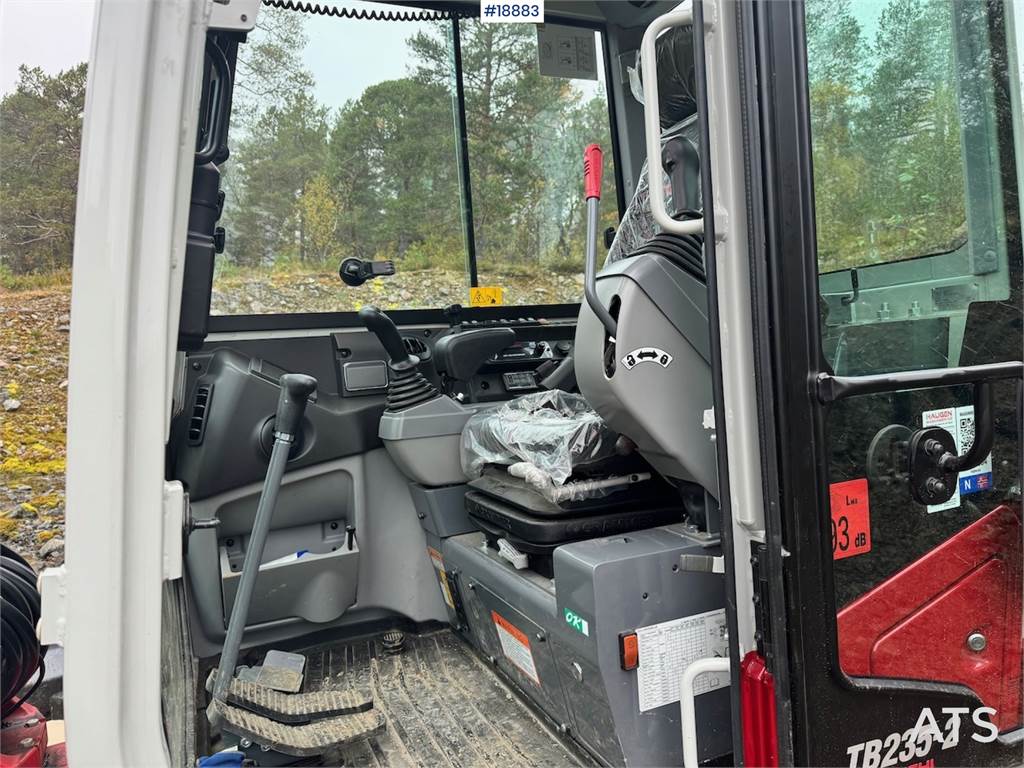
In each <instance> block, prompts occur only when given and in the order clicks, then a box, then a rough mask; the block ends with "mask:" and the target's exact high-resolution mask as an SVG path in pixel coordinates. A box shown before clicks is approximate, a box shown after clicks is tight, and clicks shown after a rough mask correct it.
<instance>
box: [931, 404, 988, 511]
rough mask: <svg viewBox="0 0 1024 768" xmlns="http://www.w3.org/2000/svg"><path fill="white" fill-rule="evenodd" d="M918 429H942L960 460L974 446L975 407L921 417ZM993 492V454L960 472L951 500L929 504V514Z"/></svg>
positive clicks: (936, 410)
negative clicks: (981, 492) (972, 495)
mask: <svg viewBox="0 0 1024 768" xmlns="http://www.w3.org/2000/svg"><path fill="white" fill-rule="evenodd" d="M921 426H924V427H942V429H944V430H946V431H947V432H949V434H951V435H952V436H953V440H954V441H955V442H956V450H957V453H959V454H960V455H961V456H963V455H964V454H965V453H967V451H969V450H970V448H971V446H972V445H974V406H973V405H964V406H961V407H959V408H953V407H950V408H937V409H935V410H934V411H925V412H924V413H922V414H921ZM991 488H992V454H991V453H990V454H989V455H988V456H987V457H986V458H985V460H984V461H983V462H981V464H979V465H978V466H976V467H972V468H971V469H968V470H967V471H966V472H961V473H960V474H959V475H958V476H957V483H956V492H955V493H954V494H953V498H951V499H950V500H949V501H947V502H945V503H944V504H929V505H928V512H929V513H931V512H942V511H943V510H946V509H956V508H957V507H959V506H960V497H961V496H967V495H969V494H972V493H978V492H979V491H987V490H990V489H991Z"/></svg>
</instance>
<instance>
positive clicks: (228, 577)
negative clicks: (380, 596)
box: [218, 520, 359, 626]
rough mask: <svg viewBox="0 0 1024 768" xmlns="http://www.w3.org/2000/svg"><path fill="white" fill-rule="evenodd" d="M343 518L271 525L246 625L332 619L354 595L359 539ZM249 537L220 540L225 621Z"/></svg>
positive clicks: (240, 572) (236, 586)
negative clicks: (350, 532)
mask: <svg viewBox="0 0 1024 768" xmlns="http://www.w3.org/2000/svg"><path fill="white" fill-rule="evenodd" d="M348 538H349V537H347V535H346V531H345V521H344V520H341V521H330V522H327V523H321V524H316V525H305V526H299V527H296V528H285V529H282V530H276V531H272V532H271V533H270V535H269V536H268V538H267V546H266V549H265V550H264V555H263V562H262V564H261V565H260V570H259V576H257V578H256V586H255V588H254V590H253V596H252V604H251V606H250V608H249V620H248V625H250V626H251V625H254V624H262V623H265V622H269V621H279V620H281V619H290V618H296V617H297V618H301V619H305V620H306V621H313V622H318V623H323V622H328V621H333V620H334V619H336V618H338V617H339V616H341V615H342V614H343V613H344V612H345V611H346V610H348V608H349V607H351V606H352V605H353V604H354V603H355V601H356V587H357V584H358V580H359V545H358V543H357V542H356V541H355V537H354V536H353V537H351V541H349V540H348ZM248 543H249V537H248V536H245V537H243V538H238V537H232V538H226V539H223V540H221V541H220V542H219V545H218V554H219V560H220V575H221V591H222V595H223V598H224V617H225V625H226V623H227V617H228V616H230V615H231V609H232V606H233V605H234V603H235V595H236V593H237V591H238V583H239V580H240V578H241V574H242V562H243V561H244V559H245V551H246V548H247V547H248Z"/></svg>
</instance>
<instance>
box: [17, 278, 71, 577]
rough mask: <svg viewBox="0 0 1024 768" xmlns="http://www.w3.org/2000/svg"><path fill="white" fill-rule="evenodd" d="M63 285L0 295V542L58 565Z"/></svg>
mask: <svg viewBox="0 0 1024 768" xmlns="http://www.w3.org/2000/svg"><path fill="white" fill-rule="evenodd" d="M70 304H71V297H70V294H69V292H68V290H67V288H61V289H54V290H42V291H27V292H17V293H15V292H2V293H0V400H2V401H3V402H2V410H0V540H2V541H3V542H4V543H5V544H7V545H8V546H10V547H12V548H13V549H15V550H17V551H18V552H19V553H20V554H21V555H22V556H24V557H25V558H26V559H28V560H29V561H30V562H32V564H33V565H35V566H37V567H39V566H41V565H57V564H60V563H62V562H63V561H64V538H63V535H64V455H65V454H64V443H65V431H64V430H65V423H66V420H67V367H68V332H69V330H70V321H71V318H70V315H69V311H70Z"/></svg>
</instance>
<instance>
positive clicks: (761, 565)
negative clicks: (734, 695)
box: [750, 542, 774, 669]
mask: <svg viewBox="0 0 1024 768" xmlns="http://www.w3.org/2000/svg"><path fill="white" fill-rule="evenodd" d="M750 551H751V555H750V565H751V572H752V574H753V579H754V596H753V598H752V599H753V601H754V641H755V642H756V643H757V652H758V653H759V654H760V655H761V658H763V659H764V660H765V663H766V665H767V667H768V669H772V668H773V666H772V662H773V660H774V644H773V642H772V630H771V626H772V623H771V613H770V608H771V606H770V602H769V595H770V594H771V592H770V589H769V580H770V578H771V573H770V572H769V569H768V545H767V544H763V543H759V542H752V543H751V545H750Z"/></svg>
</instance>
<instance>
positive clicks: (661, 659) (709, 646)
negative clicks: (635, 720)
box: [636, 608, 729, 712]
mask: <svg viewBox="0 0 1024 768" xmlns="http://www.w3.org/2000/svg"><path fill="white" fill-rule="evenodd" d="M636 638H637V648H638V658H639V660H640V666H639V667H638V668H637V689H638V693H639V698H640V711H641V712H648V711H650V710H652V709H657V708H658V707H661V706H664V705H665V704H672V703H674V702H677V701H679V695H680V692H679V687H680V683H681V682H682V679H683V672H684V671H686V668H687V667H688V666H690V665H691V664H692V663H693V662H695V661H697V660H698V659H706V658H725V657H727V656H728V655H729V637H728V634H727V632H726V628H725V609H724V608H719V609H718V610H714V611H707V612H705V613H698V614H696V615H694V616H686V617H684V618H682V619H673V620H672V621H663V622H661V623H660V624H651V625H650V626H647V627H640V628H638V629H637V630H636ZM727 685H729V673H728V672H707V673H705V674H703V675H700V676H699V677H698V678H697V679H696V680H695V681H694V686H693V690H694V693H695V694H697V695H700V694H702V693H708V692H710V691H717V690H718V689H719V688H724V687H725V686H727Z"/></svg>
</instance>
